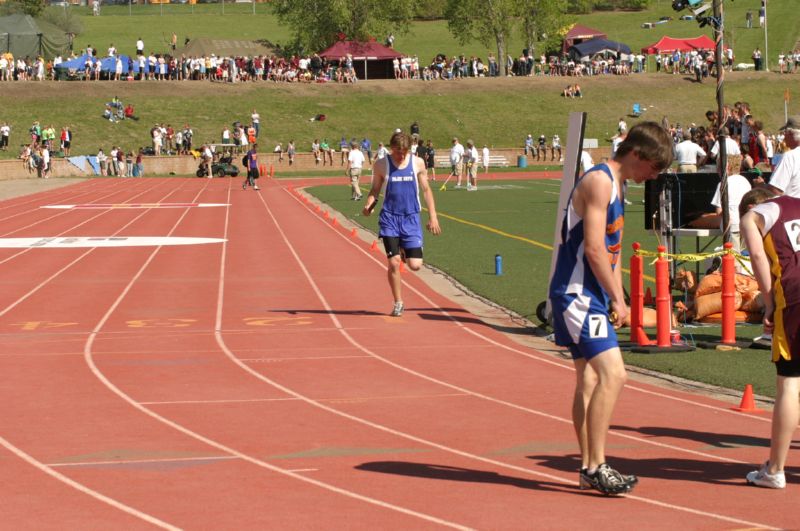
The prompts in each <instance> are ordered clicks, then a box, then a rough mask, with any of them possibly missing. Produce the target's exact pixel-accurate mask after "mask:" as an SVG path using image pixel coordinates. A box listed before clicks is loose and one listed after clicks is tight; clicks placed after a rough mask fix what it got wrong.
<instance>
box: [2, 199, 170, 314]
mask: <svg viewBox="0 0 800 531" xmlns="http://www.w3.org/2000/svg"><path fill="white" fill-rule="evenodd" d="M176 191H177V190H173V191H171V192H170V193H169V194H167V196H170V195H172V194H174V193H175V192H176ZM148 212H149V210H143V211H142V212H140V213H139V214H138V215H137V216H136V217H134V218H133V219H131V220H130V221H129V222H128V223H126V224H125V225H123V226H122V227H120V228H119V229H118V230H117V231H115V232H114V234H119V233H121V232H122V231H124V230H125V229H126V228H128V227H130V226H131V225H133V224H134V223H135V222H137V221H138V220H139V219H141V218H142V217H144V216H145V215H146V214H147V213H148ZM95 217H97V216H95ZM91 219H94V218H91ZM87 222H88V221H86V222H84V223H87ZM82 224H83V223H82ZM159 249H160V247H159ZM95 250H96V247H92V248H89V250H88V251H86V252H84V253H81V254H80V255H79V256H78V257H77V258H75V259H74V260H72V261H71V262H70V263H68V264H67V265H65V266H64V267H62V268H61V269H59V270H58V271H56V272H55V273H53V274H52V275H50V276H49V277H47V278H46V279H44V280H43V281H41V282H40V283H39V284H38V285H37V286H36V287H34V288H33V289H31V290H29V291H28V292H27V293H26V294H25V295H23V296H22V297H20V298H19V299H17V300H16V301H14V302H12V303H11V304H9V305H8V306H6V307H5V308H4V309H3V310H2V311H0V317H2V316H4V315H5V314H7V313H8V312H10V311H11V310H13V309H14V308H15V307H17V306H18V305H19V304H21V303H22V302H24V301H25V300H27V299H28V298H30V297H32V296H33V295H34V294H35V293H37V292H38V291H39V290H40V289H42V288H43V287H45V286H46V285H47V284H49V283H50V282H51V281H52V280H53V279H55V278H57V277H58V276H60V275H61V273H63V272H64V271H66V270H67V269H69V268H71V267H72V266H73V265H75V264H77V263H78V262H80V261H81V260H83V259H84V258H85V257H87V256H89V255H90V254H91V253H93V252H94V251H95ZM19 254H21V253H17V255H15V256H19ZM9 259H10V258H9ZM5 261H6V260H4V261H3V262H5ZM3 262H0V264H2V263H3Z"/></svg>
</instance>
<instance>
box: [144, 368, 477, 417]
mask: <svg viewBox="0 0 800 531" xmlns="http://www.w3.org/2000/svg"><path fill="white" fill-rule="evenodd" d="M364 357H369V356H364ZM454 396H469V395H466V394H464V393H439V394H430V395H395V396H364V397H350V396H349V397H340V398H317V400H319V401H320V402H345V401H352V402H368V401H370V400H420V399H425V400H427V399H429V398H449V397H454ZM298 400H300V399H299V398H294V397H292V398H239V399H236V398H231V399H223V400H164V401H146V402H144V401H143V402H139V403H140V404H143V405H148V406H149V405H162V406H164V405H166V406H171V405H182V404H192V405H194V404H250V403H259V402H297V401H298Z"/></svg>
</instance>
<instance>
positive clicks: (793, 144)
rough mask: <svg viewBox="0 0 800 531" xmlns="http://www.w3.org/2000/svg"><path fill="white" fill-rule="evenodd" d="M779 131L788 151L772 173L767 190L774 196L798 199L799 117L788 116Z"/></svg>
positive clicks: (799, 184)
mask: <svg viewBox="0 0 800 531" xmlns="http://www.w3.org/2000/svg"><path fill="white" fill-rule="evenodd" d="M781 131H783V134H784V136H783V141H784V142H785V143H786V147H787V148H788V151H785V152H784V153H783V156H782V157H781V160H780V163H779V164H778V166H777V167H776V168H775V171H773V172H772V177H771V178H770V180H769V188H770V189H771V190H772V191H773V192H774V193H776V194H784V195H789V196H792V197H800V115H796V116H790V117H789V119H788V120H787V121H786V125H784V126H783V127H782V128H781Z"/></svg>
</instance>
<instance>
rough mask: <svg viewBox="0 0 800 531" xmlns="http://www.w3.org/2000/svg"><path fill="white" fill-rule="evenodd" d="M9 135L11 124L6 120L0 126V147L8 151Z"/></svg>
mask: <svg viewBox="0 0 800 531" xmlns="http://www.w3.org/2000/svg"><path fill="white" fill-rule="evenodd" d="M9 136H11V126H10V125H8V123H7V122H3V125H2V126H0V149H2V150H3V151H8V137H9Z"/></svg>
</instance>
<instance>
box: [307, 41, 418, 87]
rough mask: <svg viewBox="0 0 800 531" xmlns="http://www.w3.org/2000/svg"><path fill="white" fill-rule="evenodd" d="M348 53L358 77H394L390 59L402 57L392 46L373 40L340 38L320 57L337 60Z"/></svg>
mask: <svg viewBox="0 0 800 531" xmlns="http://www.w3.org/2000/svg"><path fill="white" fill-rule="evenodd" d="M347 54H350V55H351V56H352V57H353V68H355V70H356V75H357V76H358V78H359V79H369V78H372V79H391V78H394V67H393V66H392V60H393V59H395V58H397V59H400V58H401V57H403V54H401V53H398V52H397V51H396V50H394V49H393V48H389V47H387V46H384V45H382V44H378V43H377V42H375V41H368V42H357V41H345V40H341V41H339V42H336V43H334V44H333V46H331V47H330V48H328V49H327V50H325V51H324V52H321V53H320V54H319V55H320V57H324V58H325V59H327V60H328V61H338V60H339V59H341V58H342V57H345V56H346V55H347Z"/></svg>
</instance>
